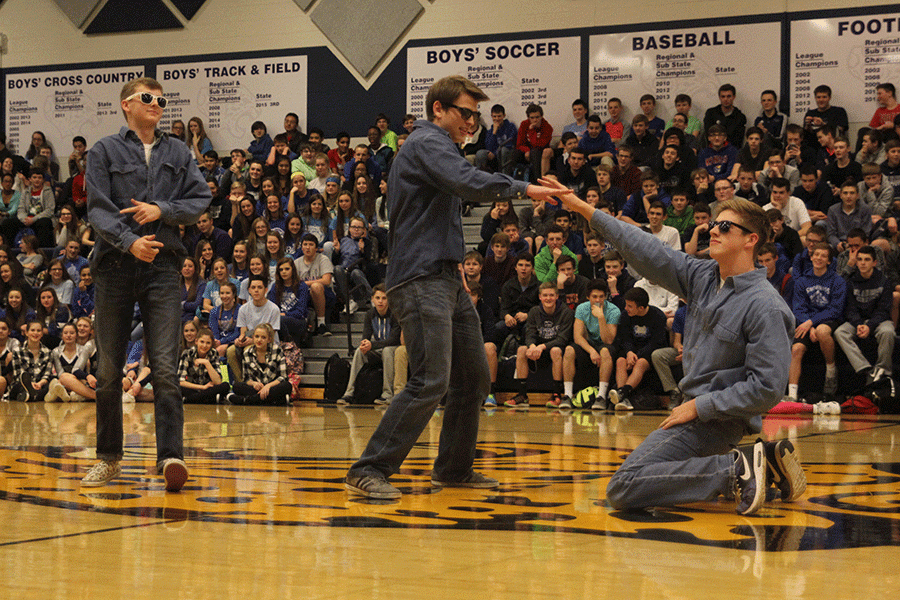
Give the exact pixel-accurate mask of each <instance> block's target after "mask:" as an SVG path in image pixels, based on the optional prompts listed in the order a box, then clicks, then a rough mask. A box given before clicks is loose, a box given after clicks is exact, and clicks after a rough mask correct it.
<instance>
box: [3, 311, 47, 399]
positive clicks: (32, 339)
mask: <svg viewBox="0 0 900 600" xmlns="http://www.w3.org/2000/svg"><path fill="white" fill-rule="evenodd" d="M43 335H44V329H43V326H42V325H41V323H40V321H30V322H28V324H27V325H26V326H25V339H24V340H23V341H22V342H21V345H20V346H19V349H18V350H16V351H15V352H14V353H13V357H12V381H13V387H12V388H11V391H13V392H14V393H15V395H14V396H13V397H11V399H12V400H15V401H16V402H41V401H43V400H44V397H45V396H46V395H47V392H48V390H49V385H50V379H52V377H53V363H52V362H51V360H50V349H49V348H47V347H46V346H44V345H43V344H42V343H41V338H42V337H43Z"/></svg>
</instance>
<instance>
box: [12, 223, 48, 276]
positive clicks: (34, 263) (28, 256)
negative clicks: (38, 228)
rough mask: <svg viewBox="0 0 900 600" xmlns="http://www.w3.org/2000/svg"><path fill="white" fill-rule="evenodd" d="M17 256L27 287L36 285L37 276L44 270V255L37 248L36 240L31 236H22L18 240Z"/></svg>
mask: <svg viewBox="0 0 900 600" xmlns="http://www.w3.org/2000/svg"><path fill="white" fill-rule="evenodd" d="M19 250H20V251H21V252H20V253H19V256H17V257H16V258H17V259H18V261H19V262H20V263H21V264H22V275H23V276H24V277H25V281H27V282H28V285H30V286H32V287H36V286H37V285H38V275H40V274H41V271H43V270H44V254H43V253H42V252H41V249H40V248H39V247H38V239H37V237H35V236H33V235H23V236H22V239H21V240H19Z"/></svg>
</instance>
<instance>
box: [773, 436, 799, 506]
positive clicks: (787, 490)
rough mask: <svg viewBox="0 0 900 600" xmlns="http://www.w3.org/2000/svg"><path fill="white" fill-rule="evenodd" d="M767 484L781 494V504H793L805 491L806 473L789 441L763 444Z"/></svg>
mask: <svg viewBox="0 0 900 600" xmlns="http://www.w3.org/2000/svg"><path fill="white" fill-rule="evenodd" d="M765 449H766V464H767V465H768V477H767V483H768V484H769V485H774V486H775V487H776V488H778V490H779V491H780V492H781V500H782V501H783V502H794V501H795V500H797V499H798V498H800V496H802V495H803V492H805V491H806V473H804V472H803V465H801V464H800V456H799V454H798V452H797V451H796V449H795V448H794V444H793V443H792V442H791V441H790V440H778V441H777V442H765Z"/></svg>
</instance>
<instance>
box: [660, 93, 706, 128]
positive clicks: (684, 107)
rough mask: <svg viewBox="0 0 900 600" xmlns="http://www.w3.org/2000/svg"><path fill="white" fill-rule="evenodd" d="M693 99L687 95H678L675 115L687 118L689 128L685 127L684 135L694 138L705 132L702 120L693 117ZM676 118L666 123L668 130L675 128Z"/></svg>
mask: <svg viewBox="0 0 900 600" xmlns="http://www.w3.org/2000/svg"><path fill="white" fill-rule="evenodd" d="M692 102H693V101H692V99H691V97H690V96H688V95H687V94H678V95H677V96H675V113H676V114H680V115H684V116H685V117H686V118H687V126H686V127H685V130H684V133H685V134H687V135H691V136H693V137H694V138H698V137H700V134H701V133H702V132H703V123H701V122H700V119H698V118H697V117H695V116H693V115H691V104H692ZM674 125H675V122H674V116H673V118H672V119H669V121H668V122H667V123H666V129H668V128H670V127H674Z"/></svg>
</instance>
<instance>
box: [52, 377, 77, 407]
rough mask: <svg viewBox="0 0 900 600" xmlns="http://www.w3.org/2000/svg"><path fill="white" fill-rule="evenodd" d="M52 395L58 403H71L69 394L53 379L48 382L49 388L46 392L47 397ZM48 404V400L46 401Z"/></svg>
mask: <svg viewBox="0 0 900 600" xmlns="http://www.w3.org/2000/svg"><path fill="white" fill-rule="evenodd" d="M50 394H53V397H54V398H56V399H57V400H59V401H60V402H71V400H72V399H71V398H70V397H69V392H68V390H66V387H65V386H64V385H63V384H61V383H60V382H59V379H54V380H53V381H51V382H50V387H49V389H48V390H47V395H48V396H49V395H50ZM47 401H48V402H49V400H47Z"/></svg>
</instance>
